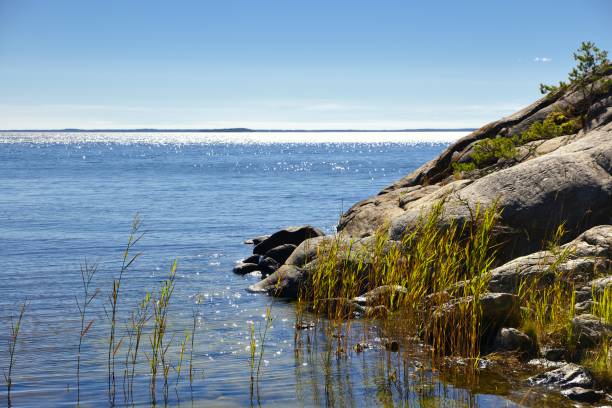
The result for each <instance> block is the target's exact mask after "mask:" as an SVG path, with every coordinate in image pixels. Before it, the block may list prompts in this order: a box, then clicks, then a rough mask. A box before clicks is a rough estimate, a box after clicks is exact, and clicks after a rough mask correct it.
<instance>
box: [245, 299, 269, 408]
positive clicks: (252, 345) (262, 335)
mask: <svg viewBox="0 0 612 408" xmlns="http://www.w3.org/2000/svg"><path fill="white" fill-rule="evenodd" d="M272 320H273V317H272V307H271V306H267V307H266V313H265V315H264V325H263V329H262V327H261V326H260V327H259V328H258V336H259V346H258V345H257V340H256V339H255V323H251V324H250V327H249V333H250V340H249V352H250V369H251V373H250V378H251V383H250V397H251V405H253V396H254V388H256V389H257V403H258V405H260V396H259V375H260V372H261V363H262V362H263V358H264V354H265V342H266V336H267V334H268V330H269V329H270V327H272ZM258 349H259V355H258V360H257V366H255V356H256V355H257V351H258Z"/></svg>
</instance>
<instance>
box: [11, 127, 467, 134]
mask: <svg viewBox="0 0 612 408" xmlns="http://www.w3.org/2000/svg"><path fill="white" fill-rule="evenodd" d="M474 130H476V128H453V129H437V128H422V129H392V130H389V129H387V130H380V129H379V130H360V129H248V128H227V129H0V132H45V133H52V132H72V133H93V132H107V133H122V132H123V133H221V132H227V133H237V132H249V133H298V132H301V133H332V132H336V133H380V132H389V133H393V132H394V133H398V132H472V131H474Z"/></svg>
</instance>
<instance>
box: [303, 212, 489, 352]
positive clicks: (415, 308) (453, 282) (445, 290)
mask: <svg viewBox="0 0 612 408" xmlns="http://www.w3.org/2000/svg"><path fill="white" fill-rule="evenodd" d="M444 211H445V208H444V203H443V202H442V201H441V202H439V203H438V204H437V205H435V206H433V207H432V209H431V210H430V211H429V212H427V213H422V214H421V216H420V217H419V218H418V220H417V222H415V223H414V225H413V227H412V228H410V229H407V230H406V232H405V233H404V234H403V236H402V237H401V239H400V240H398V241H391V240H390V239H389V235H388V232H387V230H388V228H387V227H386V226H385V227H384V228H381V229H379V230H378V231H377V232H376V233H375V235H374V236H373V237H372V238H370V239H369V242H366V243H363V242H354V241H348V242H347V241H346V240H345V239H343V238H341V237H339V238H337V239H335V240H333V241H331V242H327V243H325V244H323V245H321V247H320V248H319V250H318V256H317V259H316V262H314V266H312V265H311V268H312V269H311V271H310V275H309V278H308V281H307V282H306V284H305V285H304V286H303V288H302V291H301V293H300V299H301V301H303V302H310V303H311V305H312V308H313V309H314V310H315V311H317V312H319V313H324V314H326V315H327V316H328V317H329V318H332V319H337V320H345V319H347V318H348V317H350V316H351V315H352V314H353V311H354V310H353V308H354V303H353V302H352V301H351V299H353V298H354V297H355V296H358V295H360V294H362V293H364V292H366V291H369V290H372V289H374V288H377V287H379V286H383V285H393V286H395V285H399V286H401V287H403V288H405V289H406V292H405V293H402V292H397V293H392V294H391V296H390V298H389V299H388V300H387V304H386V305H385V306H387V308H388V309H389V310H395V309H399V312H398V314H397V315H395V316H394V318H396V319H397V318H398V316H401V319H400V320H398V324H397V325H396V326H398V325H405V326H406V327H411V328H412V332H413V333H420V334H422V335H423V336H424V337H426V338H429V339H430V340H431V341H432V344H433V345H434V350H437V351H438V352H440V353H448V352H450V353H453V354H462V355H467V356H478V355H479V337H480V332H481V328H480V315H481V310H480V304H479V299H480V295H481V294H483V293H484V292H485V288H486V285H487V282H488V279H489V278H488V271H489V270H490V268H491V266H492V265H493V263H494V260H495V245H494V242H493V238H492V237H493V229H494V228H495V226H496V222H497V220H498V218H499V216H500V212H499V211H498V210H497V205H496V203H493V204H492V205H491V206H489V207H487V208H485V207H483V206H480V205H477V206H475V208H473V209H472V210H471V211H470V217H469V219H467V220H465V221H464V222H463V223H461V225H460V224H459V223H457V222H455V221H449V222H447V223H446V224H445V227H441V225H444V223H443V216H444ZM457 297H462V298H466V299H468V300H469V301H467V302H464V303H460V304H459V306H458V309H459V310H458V312H457V313H452V314H451V313H449V314H439V315H436V314H434V311H435V310H438V309H439V308H440V307H442V306H443V305H444V304H445V303H446V302H448V301H449V300H450V299H452V298H457ZM451 320H452V321H451ZM422 322H433V324H431V325H426V326H423V324H422ZM449 327H453V330H448V328H449Z"/></svg>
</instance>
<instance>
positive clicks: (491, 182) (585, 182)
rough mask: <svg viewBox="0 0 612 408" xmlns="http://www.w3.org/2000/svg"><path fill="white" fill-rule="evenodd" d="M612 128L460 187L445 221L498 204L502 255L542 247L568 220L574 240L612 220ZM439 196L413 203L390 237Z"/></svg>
mask: <svg viewBox="0 0 612 408" xmlns="http://www.w3.org/2000/svg"><path fill="white" fill-rule="evenodd" d="M609 127H611V128H610V129H606V130H605V131H604V130H600V131H593V132H589V133H587V134H586V135H585V136H584V137H582V138H580V139H578V140H576V141H574V142H573V143H570V144H568V145H565V146H562V147H560V148H559V149H557V150H555V151H554V152H552V153H549V154H546V155H543V156H540V157H537V158H535V159H532V160H528V161H525V162H522V163H519V164H517V165H515V166H513V167H510V168H507V169H504V170H500V171H496V172H493V173H491V174H488V175H486V176H484V177H482V178H480V179H478V180H476V181H474V182H472V183H470V184H466V185H460V186H457V188H456V189H455V191H454V192H453V193H452V194H451V195H449V196H448V197H447V204H446V206H445V212H444V215H443V220H442V222H443V223H450V222H451V221H452V220H454V221H456V222H460V223H462V222H469V221H470V219H471V218H470V217H471V213H473V212H474V210H475V208H476V206H477V205H478V204H481V205H485V206H488V205H491V204H493V203H494V202H496V203H497V205H498V208H499V209H500V210H502V213H501V219H500V225H501V226H502V227H504V228H502V229H499V232H498V234H499V236H498V239H499V240H500V241H501V240H503V241H504V245H503V247H501V248H500V255H499V256H500V257H501V258H502V259H503V258H505V259H510V258H512V257H514V256H518V255H524V254H527V253H530V252H533V251H534V250H537V249H538V248H539V247H540V245H541V242H542V240H543V239H545V238H546V237H549V236H551V234H552V232H553V230H554V229H555V228H556V227H557V225H559V224H561V222H564V221H565V223H566V224H565V225H566V227H567V229H568V237H569V238H573V237H576V236H577V235H578V234H579V233H581V232H582V231H584V230H585V229H587V228H590V227H592V226H595V225H600V224H607V223H610V222H611V214H612V126H609ZM452 184H453V183H450V184H449V185H452ZM447 186H448V185H447ZM437 195H438V194H437V193H434V194H430V195H428V196H426V197H424V198H422V199H420V200H417V201H415V202H413V203H411V205H410V206H409V207H408V208H407V209H406V211H405V212H404V213H403V214H402V215H401V216H399V217H396V218H395V219H393V221H392V223H391V228H390V233H391V238H392V239H399V238H400V237H401V236H402V235H403V233H404V231H406V230H407V229H409V228H410V227H411V225H414V224H415V223H416V222H417V221H418V219H419V216H420V215H421V214H422V213H423V212H427V211H428V210H429V209H431V208H432V207H433V206H434V205H435V203H436V202H437V201H438V200H439V197H438V196H437ZM576 197H580V199H579V200H577V199H576Z"/></svg>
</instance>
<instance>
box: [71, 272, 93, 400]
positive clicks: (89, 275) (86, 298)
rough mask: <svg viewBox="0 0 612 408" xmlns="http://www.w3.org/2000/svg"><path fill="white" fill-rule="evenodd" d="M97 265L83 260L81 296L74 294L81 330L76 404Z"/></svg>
mask: <svg viewBox="0 0 612 408" xmlns="http://www.w3.org/2000/svg"><path fill="white" fill-rule="evenodd" d="M97 269H98V267H97V265H95V264H94V265H89V264H88V263H87V260H85V261H84V262H83V263H82V264H81V269H80V271H81V283H82V285H83V298H82V300H79V298H78V297H76V296H75V300H76V305H77V308H78V309H79V317H80V321H81V330H80V331H79V346H78V349H77V372H76V382H77V406H78V405H80V403H81V349H82V346H83V340H84V339H85V336H86V335H87V332H88V331H89V329H91V326H92V325H93V323H94V320H93V319H91V320H89V322H87V324H86V323H85V320H86V317H87V308H88V307H89V305H90V304H91V303H92V302H93V301H94V299H95V298H96V296H97V295H98V293H99V290H98V289H95V290H94V291H92V289H91V282H92V280H93V277H94V275H95V274H96V271H97Z"/></svg>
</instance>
